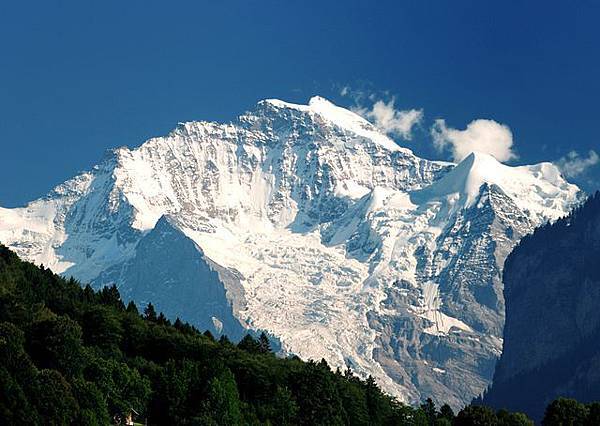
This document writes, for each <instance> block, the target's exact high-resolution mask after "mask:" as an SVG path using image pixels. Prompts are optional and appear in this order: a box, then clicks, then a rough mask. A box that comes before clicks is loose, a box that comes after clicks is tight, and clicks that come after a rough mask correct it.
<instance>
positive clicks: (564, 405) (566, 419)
mask: <svg viewBox="0 0 600 426" xmlns="http://www.w3.org/2000/svg"><path fill="white" fill-rule="evenodd" d="M588 414H589V411H588V407H586V406H585V405H584V404H582V403H580V402H578V401H576V400H574V399H569V398H558V399H556V400H555V401H553V402H552V403H551V404H550V405H549V406H548V407H547V408H546V413H545V414H544V419H543V420H542V425H543V426H571V425H583V424H584V423H585V422H586V419H587V417H588Z"/></svg>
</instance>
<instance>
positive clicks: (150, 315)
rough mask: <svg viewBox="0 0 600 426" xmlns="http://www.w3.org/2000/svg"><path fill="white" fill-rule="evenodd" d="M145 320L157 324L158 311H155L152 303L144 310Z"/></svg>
mask: <svg viewBox="0 0 600 426" xmlns="http://www.w3.org/2000/svg"><path fill="white" fill-rule="evenodd" d="M144 318H146V319H147V320H148V321H152V322H156V320H157V316H156V309H154V305H153V304H152V303H148V304H147V305H146V308H145V309H144Z"/></svg>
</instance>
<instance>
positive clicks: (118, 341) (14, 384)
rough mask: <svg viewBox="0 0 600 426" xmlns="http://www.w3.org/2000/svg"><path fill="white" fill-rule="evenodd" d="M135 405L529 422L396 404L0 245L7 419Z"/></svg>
mask: <svg viewBox="0 0 600 426" xmlns="http://www.w3.org/2000/svg"><path fill="white" fill-rule="evenodd" d="M130 414H132V415H133V417H134V419H135V420H136V421H137V422H139V423H144V422H147V423H148V424H150V425H174V424H177V425H180V424H182V425H185V424H189V425H261V424H262V425H365V426H366V425H414V426H434V425H436V426H444V425H446V426H447V425H456V426H467V425H498V426H513V425H514V426H518V425H531V424H532V423H531V421H530V420H529V419H528V418H527V417H526V416H525V415H524V414H520V413H510V412H508V411H505V410H500V411H497V412H496V411H494V410H492V409H490V408H488V407H483V406H469V407H466V408H464V409H463V410H461V411H460V412H459V413H458V414H457V415H455V414H454V413H453V412H452V409H451V408H450V407H449V406H448V405H444V406H442V407H440V409H437V408H436V407H435V405H434V404H433V402H432V401H431V400H430V399H429V400H427V401H425V402H424V403H423V404H422V405H420V406H418V407H411V406H407V405H404V404H401V403H399V402H397V401H396V400H394V399H393V398H391V397H390V396H388V395H386V394H384V393H383V392H381V390H380V389H379V387H378V386H377V384H376V383H375V381H374V380H373V379H372V378H368V379H367V380H361V379H359V378H358V377H356V376H355V375H354V374H353V373H352V372H351V371H350V370H346V371H345V372H340V371H336V372H333V371H331V369H330V368H329V366H328V365H327V364H326V363H325V361H321V362H313V361H309V362H304V361H301V360H300V359H298V358H295V357H294V358H287V359H282V358H278V357H276V356H275V355H274V354H273V353H272V352H271V350H270V347H269V341H268V338H267V337H266V336H265V335H262V336H261V337H260V338H259V339H254V338H252V337H250V336H246V337H244V338H243V339H242V340H241V341H240V343H239V344H237V345H234V344H232V343H231V342H230V341H229V340H228V339H227V338H226V337H223V338H221V339H219V340H218V341H215V339H214V338H213V337H212V336H211V335H210V333H206V332H205V333H204V334H202V333H201V332H200V331H198V330H196V329H195V328H194V327H192V326H190V325H188V324H185V323H182V322H181V321H179V320H176V321H175V322H174V323H171V322H170V321H169V320H167V319H166V318H165V316H164V315H163V314H162V313H158V314H157V312H156V311H155V310H154V308H153V306H152V305H151V304H150V305H148V306H147V307H146V308H145V309H144V313H143V314H140V313H139V312H138V309H137V307H136V306H135V305H134V304H133V303H130V304H129V305H128V306H124V304H123V303H122V301H121V299H120V296H119V293H118V291H117V289H116V288H115V287H106V288H104V289H103V290H102V291H100V292H94V291H93V290H92V289H91V288H90V287H89V286H86V287H84V288H82V287H81V286H80V284H79V283H78V282H76V281H75V280H72V279H71V280H65V279H64V278H61V277H60V276H58V275H56V274H54V273H52V272H51V271H50V270H48V269H45V268H43V267H37V266H35V265H33V264H31V263H28V262H23V261H21V260H20V259H19V258H18V257H17V256H16V255H15V254H14V253H13V252H11V251H10V250H9V249H7V248H6V247H4V246H2V245H0V424H2V425H4V424H9V425H12V424H31V425H38V424H39V425H42V424H43V425H65V424H75V425H106V424H119V423H120V424H123V422H124V420H125V417H126V416H128V415H130ZM599 415H600V409H598V405H597V404H592V405H589V406H584V405H582V404H578V403H577V402H575V401H569V400H561V401H558V402H555V403H554V404H553V405H552V406H550V408H549V412H548V418H549V419H550V420H549V421H548V422H547V423H546V424H548V425H558V424H562V423H561V422H563V423H564V421H565V419H566V420H569V419H575V418H577V419H584V420H586V421H592V420H593V419H594V418H598V416H599ZM586 424H587V423H586ZM590 424H593V423H590Z"/></svg>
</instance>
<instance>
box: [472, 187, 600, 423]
mask: <svg viewBox="0 0 600 426" xmlns="http://www.w3.org/2000/svg"><path fill="white" fill-rule="evenodd" d="M504 294H505V299H506V325H505V328H504V350H503V353H502V357H501V359H500V361H499V363H498V366H497V369H496V372H495V376H494V381H493V385H492V386H491V388H490V389H489V390H488V391H487V393H486V394H485V395H484V397H483V403H484V404H486V405H490V406H494V407H497V408H507V409H510V410H518V411H522V412H525V413H527V414H528V415H530V416H531V417H532V418H534V419H541V418H542V416H543V415H544V407H546V405H547V404H548V403H550V402H551V401H552V400H554V399H555V398H557V397H559V396H563V397H570V398H575V399H578V400H581V401H592V400H599V399H600V193H599V192H597V193H596V194H595V195H594V196H592V197H590V198H589V199H588V200H587V202H586V203H585V204H584V205H582V206H581V207H579V208H577V209H576V210H574V211H573V212H572V213H571V214H570V215H569V216H567V217H565V218H563V219H560V220H558V221H557V222H556V223H554V224H549V225H546V226H542V227H541V228H538V229H536V231H535V232H534V233H533V234H532V235H529V236H527V237H525V238H524V239H522V240H521V242H520V243H519V245H518V246H517V247H516V248H515V249H514V251H513V252H512V253H511V254H510V256H509V257H508V259H507V260H506V263H505V266H504ZM576 424H577V423H576ZM589 424H600V422H598V423H589Z"/></svg>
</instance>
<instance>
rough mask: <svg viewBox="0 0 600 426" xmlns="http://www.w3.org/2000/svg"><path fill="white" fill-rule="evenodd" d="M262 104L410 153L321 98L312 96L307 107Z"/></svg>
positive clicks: (276, 102) (269, 101)
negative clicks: (310, 117) (311, 117)
mask: <svg viewBox="0 0 600 426" xmlns="http://www.w3.org/2000/svg"><path fill="white" fill-rule="evenodd" d="M264 103H266V104H269V105H271V106H274V107H275V108H282V109H293V110H297V111H301V112H305V113H308V114H313V115H317V116H319V117H320V118H321V119H323V120H325V121H326V122H328V123H330V124H332V125H335V126H337V127H339V128H341V129H343V130H344V131H349V132H352V133H354V134H356V135H357V136H360V137H364V138H366V139H371V140H373V141H375V142H376V143H377V144H378V145H380V146H383V147H384V148H386V149H387V150H389V151H401V150H404V151H407V152H411V153H412V151H410V150H409V149H407V148H403V147H400V146H398V145H397V144H396V143H395V142H394V141H393V140H392V139H390V138H389V137H388V136H386V135H385V134H383V133H381V132H380V131H379V130H378V129H377V128H376V127H375V126H374V125H373V124H371V123H370V122H369V121H367V120H366V119H364V118H363V117H361V116H360V115H358V114H357V113H355V112H353V111H351V110H349V109H346V108H343V107H340V106H337V105H335V104H334V103H333V102H331V101H329V100H327V99H325V98H323V97H321V96H313V97H312V98H310V100H309V101H308V105H300V104H294V103H290V102H285V101H282V100H279V99H265V100H264V101H261V102H259V105H261V104H264Z"/></svg>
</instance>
